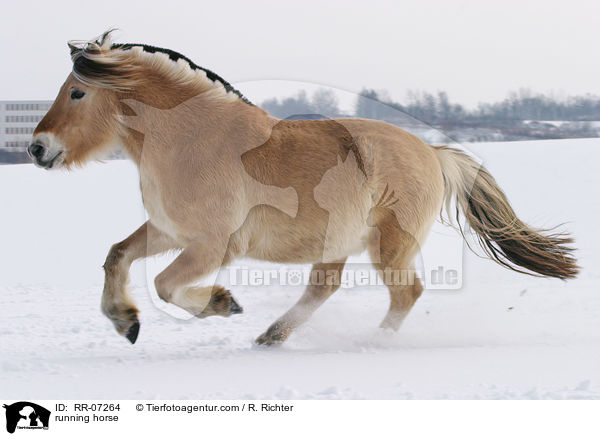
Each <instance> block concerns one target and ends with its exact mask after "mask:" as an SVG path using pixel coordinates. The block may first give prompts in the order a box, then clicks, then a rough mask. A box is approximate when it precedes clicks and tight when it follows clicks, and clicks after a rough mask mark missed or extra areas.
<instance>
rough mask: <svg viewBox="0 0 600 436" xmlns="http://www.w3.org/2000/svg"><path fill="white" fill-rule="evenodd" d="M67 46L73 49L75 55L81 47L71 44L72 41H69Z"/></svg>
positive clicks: (72, 53)
mask: <svg viewBox="0 0 600 436" xmlns="http://www.w3.org/2000/svg"><path fill="white" fill-rule="evenodd" d="M67 47H69V50H71V56H73V55H74V54H75V53H77V52H78V51H80V50H81V49H80V48H79V47H77V46H76V45H74V44H71V42H67Z"/></svg>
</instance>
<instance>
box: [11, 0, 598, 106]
mask: <svg viewBox="0 0 600 436" xmlns="http://www.w3.org/2000/svg"><path fill="white" fill-rule="evenodd" d="M110 27H118V28H120V29H121V32H119V33H118V35H117V37H118V39H119V40H120V41H122V42H139V43H147V44H153V45H157V46H161V47H165V48H170V49H173V50H176V51H179V52H181V53H183V54H185V55H187V56H188V57H190V58H191V59H192V60H194V61H195V62H196V63H197V64H199V65H202V66H204V67H206V68H209V69H212V70H213V71H215V72H216V73H218V74H220V75H221V76H223V77H224V78H225V79H227V80H229V81H230V82H232V83H234V84H239V86H238V87H239V88H240V90H241V91H242V92H243V93H245V94H247V95H248V96H249V97H250V99H252V100H254V101H256V102H260V101H262V100H263V99H264V98H266V97H269V96H276V95H281V94H287V93H289V92H291V91H289V90H290V89H291V88H293V86H292V87H291V88H290V86H281V83H283V82H280V81H298V82H310V83H315V84H322V85H325V86H329V87H334V88H339V89H342V90H345V91H350V92H352V93H357V92H359V91H360V89H361V88H363V87H365V86H367V87H371V88H376V89H387V90H388V91H389V93H390V96H391V97H392V98H394V99H396V100H400V101H401V100H402V99H403V98H404V97H405V95H406V91H407V90H408V89H414V90H426V91H432V92H435V91H437V90H446V91H447V92H448V94H449V96H450V98H451V99H452V100H454V101H457V102H461V103H464V104H467V105H473V104H475V103H476V102H478V101H491V100H496V99H501V98H503V97H504V96H505V95H506V93H507V92H508V91H509V90H516V89H519V88H521V87H529V88H531V89H533V90H534V91H541V92H550V91H551V92H555V93H557V94H559V95H560V94H563V95H572V94H583V93H597V94H600V59H599V54H598V45H599V42H600V38H599V36H600V2H597V1H592V0H587V1H580V0H570V1H564V0H563V1H560V2H557V1H526V0H519V1H511V0H509V1H506V0H505V1H498V2H486V1H481V0H479V1H476V0H465V1H442V0H419V1H390V2H378V1H373V0H368V1H366V0H365V1H362V2H356V3H353V2H350V1H326V0H320V1H298V0H297V1H293V2H286V1H282V0H279V1H263V0H251V1H239V2H230V1H222V0H213V1H211V2H206V1H190V2H179V1H173V0H169V1H167V0H163V1H147V0H146V1H125V0H122V1H104V0H98V1H96V2H93V3H85V2H82V1H80V0H79V1H60V0H52V1H45V2H41V1H40V2H33V1H23V2H17V1H11V2H3V5H2V14H1V15H0V48H1V52H2V54H1V59H2V60H1V62H2V65H1V67H2V68H1V69H0V79H1V80H0V100H6V99H53V98H54V97H55V95H56V92H57V91H58V88H59V86H60V84H61V83H62V82H63V81H64V79H65V77H66V76H67V74H68V72H69V70H70V60H69V56H68V51H67V47H66V41H67V40H69V39H90V38H92V37H94V36H96V35H97V34H99V33H102V31H104V30H105V29H107V28H110ZM272 79H277V80H278V82H272V83H273V86H268V83H269V82H264V80H272ZM256 80H261V81H263V82H260V83H261V86H253V85H252V84H250V83H247V82H250V81H256ZM301 86H302V85H301V84H298V87H301Z"/></svg>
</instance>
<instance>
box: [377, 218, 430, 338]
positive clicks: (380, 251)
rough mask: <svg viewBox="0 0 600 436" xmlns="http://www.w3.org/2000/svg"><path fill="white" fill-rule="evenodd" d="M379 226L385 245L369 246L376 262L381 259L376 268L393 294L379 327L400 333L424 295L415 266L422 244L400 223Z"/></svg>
mask: <svg viewBox="0 0 600 436" xmlns="http://www.w3.org/2000/svg"><path fill="white" fill-rule="evenodd" d="M379 227H380V234H381V242H380V244H369V253H370V255H371V258H372V259H379V260H380V262H379V263H374V264H373V266H374V267H375V269H376V270H377V271H378V273H379V274H380V276H381V278H382V280H383V282H384V283H385V285H386V286H387V287H388V290H389V294H390V306H389V309H388V312H387V314H386V315H385V318H384V319H383V321H382V322H381V324H380V325H379V327H381V328H385V329H392V330H394V331H397V330H398V329H399V328H400V325H401V324H402V322H403V321H404V319H405V318H406V316H407V315H408V313H409V312H410V310H411V309H412V307H413V306H414V304H415V302H416V301H417V299H418V298H419V297H420V296H421V294H422V292H423V285H422V284H421V281H420V280H419V277H417V275H416V271H415V267H414V257H415V255H416V254H417V252H418V250H419V244H418V242H417V241H416V240H415V238H414V237H413V236H412V235H411V234H410V233H408V232H406V231H404V230H402V229H400V228H399V227H398V226H397V224H395V225H392V226H385V225H384V226H379Z"/></svg>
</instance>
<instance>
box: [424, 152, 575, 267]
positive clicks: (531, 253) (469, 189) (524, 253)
mask: <svg viewBox="0 0 600 436" xmlns="http://www.w3.org/2000/svg"><path fill="white" fill-rule="evenodd" d="M434 148H435V150H436V152H437V156H438V158H439V161H440V164H441V166H442V172H443V175H444V183H445V188H446V191H445V197H444V198H445V200H444V202H445V207H446V210H447V212H448V215H449V217H451V218H452V217H453V216H456V217H458V214H459V210H462V212H463V214H464V215H465V216H466V218H467V222H468V224H469V227H470V228H471V229H472V230H473V231H474V232H475V234H476V236H477V239H478V241H479V244H480V245H481V247H482V248H483V250H484V251H485V253H486V254H487V255H488V256H489V257H490V258H491V259H492V260H494V261H495V262H497V263H499V264H500V265H502V266H504V267H506V268H509V269H511V270H513V271H517V272H520V273H524V274H529V275H535V276H545V277H556V278H559V279H570V278H573V277H575V276H576V275H577V273H578V270H579V267H578V266H577V264H576V261H575V258H573V256H572V255H571V252H572V251H573V248H571V247H569V246H568V245H569V244H571V243H572V242H573V239H572V238H571V237H569V236H568V235H567V234H564V233H549V232H548V231H545V230H536V229H532V228H531V227H529V226H528V225H527V224H525V223H524V222H523V221H521V220H520V219H519V218H517V215H516V214H515V211H514V210H513V209H512V207H511V206H510V204H509V202H508V199H507V198H506V195H505V194H504V192H502V190H501V189H500V187H499V186H498V184H497V183H496V181H495V180H494V178H493V177H492V175H491V174H490V173H489V172H488V171H487V170H486V169H485V168H483V167H482V166H480V165H479V164H478V163H477V162H475V161H474V160H473V159H472V158H470V157H469V156H468V155H467V154H465V153H464V152H462V151H460V150H457V149H454V148H451V147H447V146H441V147H434ZM453 198H455V199H456V205H455V206H456V210H454V211H453V210H452V209H453V206H452V199H453ZM457 226H458V228H459V230H460V231H461V233H462V234H463V236H464V232H463V229H462V228H461V227H460V224H458V220H457Z"/></svg>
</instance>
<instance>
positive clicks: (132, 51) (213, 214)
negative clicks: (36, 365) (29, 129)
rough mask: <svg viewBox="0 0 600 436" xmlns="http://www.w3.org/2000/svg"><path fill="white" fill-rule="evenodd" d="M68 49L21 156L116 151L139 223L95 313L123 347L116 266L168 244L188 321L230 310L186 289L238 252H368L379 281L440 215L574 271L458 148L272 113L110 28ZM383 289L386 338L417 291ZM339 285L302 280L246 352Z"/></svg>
mask: <svg viewBox="0 0 600 436" xmlns="http://www.w3.org/2000/svg"><path fill="white" fill-rule="evenodd" d="M68 45H69V48H70V52H71V58H72V61H73V68H72V71H71V73H70V74H69V76H68V77H67V79H66V81H65V83H64V84H63V85H62V88H61V89H60V92H59V94H58V96H57V98H56V100H55V101H54V103H53V105H52V107H51V108H50V110H49V111H48V113H47V114H46V116H45V117H44V118H43V119H42V121H41V122H40V123H39V125H38V126H37V128H36V129H35V132H34V135H33V138H32V142H31V144H30V145H29V147H28V152H29V154H30V156H31V158H32V159H33V161H34V162H35V164H36V165H37V166H39V167H41V168H45V169H57V168H65V169H70V168H73V167H76V166H81V165H83V164H84V163H86V162H88V161H90V160H92V159H96V158H99V157H100V156H102V155H103V154H104V153H106V152H107V151H108V150H110V149H111V148H112V147H114V146H115V145H118V146H120V147H121V148H122V149H123V150H124V151H125V152H126V154H127V155H128V156H129V158H131V159H132V160H133V161H134V162H135V163H136V164H137V166H138V168H139V174H140V186H141V192H142V197H143V202H144V207H145V208H146V210H147V212H148V216H149V219H148V221H147V222H146V223H144V224H143V225H142V226H141V227H140V228H138V229H137V230H136V231H134V232H133V233H132V234H131V236H129V237H128V238H126V239H125V240H123V241H121V242H118V243H116V244H114V245H113V246H112V247H111V249H110V251H109V253H108V256H107V258H106V262H105V264H104V270H105V274H106V279H105V286H104V290H103V294H102V304H101V307H102V311H103V313H104V314H105V315H106V316H107V317H108V318H109V319H110V320H111V321H112V322H113V324H114V326H115V328H116V330H117V332H118V333H119V334H121V335H123V336H125V337H126V338H127V339H128V340H129V341H130V342H131V343H135V341H136V339H137V337H138V333H139V328H140V324H139V321H138V316H137V313H138V310H137V308H136V307H135V305H134V303H133V302H132V301H131V299H130V298H129V297H128V294H127V287H126V284H127V278H128V271H129V268H130V266H131V264H132V262H133V261H135V260H137V259H141V258H145V257H149V256H153V255H156V254H159V253H162V252H166V251H170V250H180V253H179V254H178V256H177V257H176V258H175V260H174V261H173V262H172V263H171V264H170V265H169V266H168V267H167V268H166V269H164V270H163V271H162V272H161V273H160V274H158V276H157V277H156V279H155V285H156V291H157V293H158V295H159V296H160V298H161V299H163V300H164V301H166V302H168V303H171V304H174V305H177V306H179V307H181V308H183V309H185V310H187V311H188V312H190V313H191V314H193V315H195V316H197V317H200V318H202V317H206V316H213V315H220V316H230V315H231V314H235V313H240V312H241V311H242V309H241V307H240V305H239V304H238V303H237V302H236V300H235V299H234V297H233V296H232V295H231V293H230V292H229V291H227V290H225V289H223V288H222V287H220V286H218V285H217V284H213V285H212V286H198V285H195V284H194V283H195V282H197V281H198V280H200V279H202V278H203V277H206V276H208V275H209V274H210V273H211V272H213V271H215V270H217V269H218V268H220V267H221V266H223V265H227V264H228V263H229V262H231V261H232V260H233V259H235V258H239V257H242V256H247V257H251V258H256V259H261V260H266V261H272V262H293V263H312V264H313V273H319V272H324V271H326V272H331V271H335V272H338V273H341V271H342V270H343V268H344V264H345V261H346V258H347V257H348V256H349V255H352V254H356V253H360V252H362V251H364V250H365V249H367V250H369V253H370V255H371V258H372V260H373V262H374V264H375V266H376V268H377V269H378V271H382V270H384V269H392V270H400V271H414V269H415V266H414V258H415V256H416V255H417V253H418V251H419V246H420V245H421V244H422V243H423V241H424V240H425V237H426V236H427V233H428V231H429V229H430V227H431V225H432V223H433V222H434V220H435V219H436V217H437V216H438V215H440V214H441V211H442V210H443V209H444V207H445V208H446V209H447V210H448V214H449V215H450V216H455V215H457V214H458V213H459V211H460V212H462V213H463V214H464V215H465V217H466V221H467V223H468V226H469V228H470V229H471V231H472V232H473V233H474V234H475V236H476V237H477V238H478V240H479V242H480V245H481V247H482V248H483V250H484V251H485V252H486V254H487V255H488V256H489V257H490V258H491V259H492V260H494V261H496V262H498V263H499V264H501V265H503V266H505V267H508V268H510V269H513V270H515V271H518V272H522V273H526V274H532V275H537V276H546V277H556V278H560V279H569V278H572V277H574V276H575V275H576V274H577V272H578V267H577V265H576V263H575V259H574V258H573V257H572V255H571V250H572V248H571V246H570V244H571V243H572V240H571V238H569V237H568V235H565V234H562V233H560V234H556V233H549V232H547V231H541V230H535V229H533V228H531V227H529V226H528V225H527V224H525V223H524V222H522V221H521V220H519V219H518V218H517V216H516V214H515V212H514V211H513V209H512V208H511V206H510V204H509V202H508V200H507V198H506V197H505V195H504V193H503V192H502V190H501V189H500V187H499V186H498V185H497V183H496V181H495V180H494V178H493V177H492V176H491V175H490V173H489V172H488V171H487V170H486V169H485V168H482V167H481V166H480V165H478V164H477V162H476V161H475V160H474V159H472V158H471V157H470V156H469V155H468V154H466V153H464V152H463V151H460V150H458V149H454V148H450V147H447V146H441V147H433V146H430V145H428V144H426V143H424V142H423V141H421V140H420V139H418V138H417V137H415V136H413V135H412V134H410V133H408V132H406V131H404V130H402V129H400V128H398V127H395V126H392V125H390V124H387V123H383V122H379V121H375V120H367V119H336V120H328V119H324V120H316V119H315V120H294V119H291V120H280V119H277V118H274V117H272V116H270V115H269V114H268V113H267V112H266V111H264V110H263V109H261V108H259V107H257V106H255V105H253V104H252V103H251V102H249V101H248V100H247V99H246V98H244V97H243V96H242V94H240V92H238V91H237V90H236V89H234V88H233V87H232V86H231V85H230V84H229V83H228V82H226V81H225V80H224V79H222V78H221V77H220V76H218V75H217V74H215V73H213V72H211V71H209V70H207V69H205V68H202V67H199V66H198V65H196V64H195V63H193V62H192V61H191V60H190V59H188V58H187V57H185V56H183V55H181V54H179V53H176V52H174V51H172V50H167V49H162V48H157V47H153V46H149V45H143V44H119V43H113V42H112V41H111V31H109V32H106V33H104V34H103V35H102V36H101V37H99V38H97V39H95V40H92V41H89V42H73V41H71V42H69V44H68ZM344 162H345V163H344ZM348 162H352V165H348ZM346 167H348V168H349V169H348V171H345V170H343V168H346ZM333 169H336V170H335V171H333ZM316 192H318V196H317V197H315V193H316ZM457 226H458V227H459V229H460V230H461V232H462V230H463V229H462V228H461V227H460V225H459V224H457ZM325 246H326V248H325ZM311 277H312V274H311ZM386 285H387V286H388V288H389V294H390V299H391V302H390V306H389V309H388V313H387V314H386V316H385V318H384V320H383V322H382V324H381V326H382V327H386V328H391V329H394V330H397V329H398V328H399V327H400V324H401V323H402V321H403V320H404V318H405V317H406V315H407V314H408V312H409V311H410V309H411V308H412V307H413V305H414V304H415V301H416V300H417V299H418V298H419V296H420V295H421V293H422V291H423V286H422V284H421V282H420V281H419V279H418V277H415V279H414V280H411V281H410V282H408V283H396V282H386ZM339 286H340V283H339V282H337V281H335V280H328V281H326V282H319V283H313V282H311V283H309V284H308V286H307V288H306V290H305V292H304V294H303V295H302V297H301V298H300V300H299V301H298V302H297V303H296V304H295V305H294V306H293V307H292V308H291V309H290V310H289V311H288V312H286V313H285V314H284V315H283V316H282V317H280V318H279V319H278V320H277V321H275V322H274V323H273V324H272V325H271V326H270V327H269V328H268V329H267V331H266V332H265V333H264V334H262V335H261V336H260V337H259V338H258V339H257V343H259V344H264V345H273V344H280V343H282V342H283V341H285V340H286V339H287V338H288V336H289V335H290V334H291V333H292V332H293V330H294V329H295V328H296V327H297V326H299V325H300V324H301V323H303V322H305V321H306V320H307V319H308V318H309V317H310V315H311V314H312V313H313V312H314V311H315V310H316V309H317V308H318V307H319V306H320V305H321V304H322V303H323V302H324V301H325V300H326V299H327V298H328V297H330V296H331V295H332V294H333V293H334V292H335V291H336V289H338V287H339Z"/></svg>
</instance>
